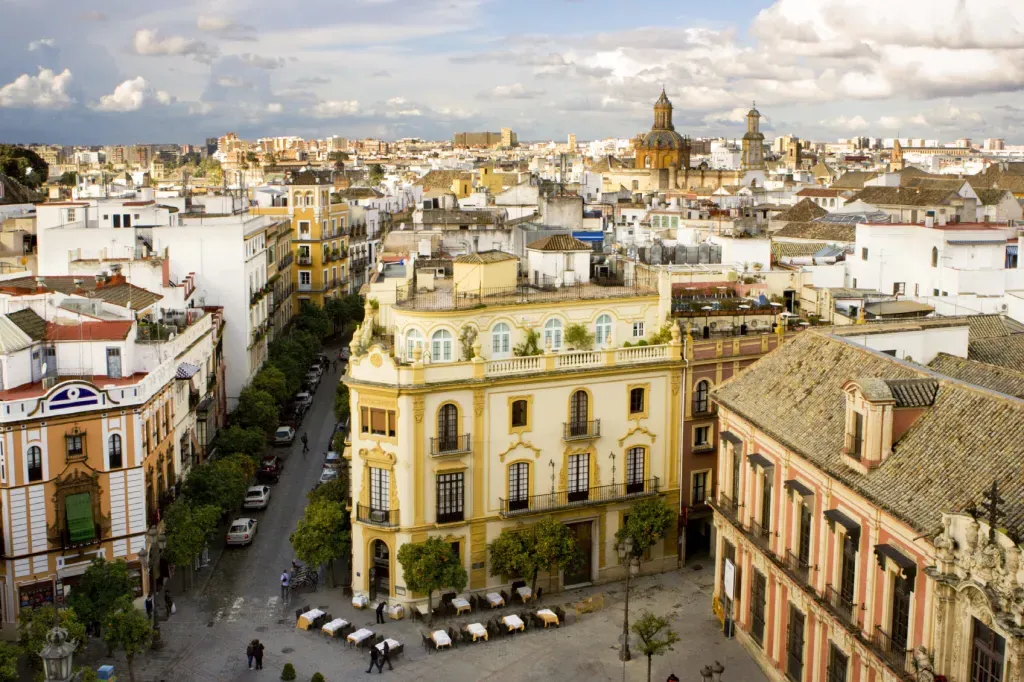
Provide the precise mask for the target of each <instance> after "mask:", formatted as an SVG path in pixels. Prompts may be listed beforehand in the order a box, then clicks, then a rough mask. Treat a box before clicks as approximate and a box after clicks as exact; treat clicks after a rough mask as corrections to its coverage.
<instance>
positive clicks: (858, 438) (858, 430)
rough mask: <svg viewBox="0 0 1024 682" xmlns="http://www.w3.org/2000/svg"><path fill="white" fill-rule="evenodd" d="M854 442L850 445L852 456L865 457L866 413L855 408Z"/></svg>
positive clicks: (856, 457)
mask: <svg viewBox="0 0 1024 682" xmlns="http://www.w3.org/2000/svg"><path fill="white" fill-rule="evenodd" d="M851 435H852V436H853V443H852V445H851V447H850V456H851V457H853V458H854V459H858V460H862V459H864V415H863V414H861V413H860V412H857V411H856V410H854V412H853V433H852V434H851Z"/></svg>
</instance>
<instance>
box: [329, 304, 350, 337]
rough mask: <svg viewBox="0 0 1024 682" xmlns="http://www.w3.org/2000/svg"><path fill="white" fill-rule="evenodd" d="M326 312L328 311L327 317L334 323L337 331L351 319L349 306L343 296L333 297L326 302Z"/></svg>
mask: <svg viewBox="0 0 1024 682" xmlns="http://www.w3.org/2000/svg"><path fill="white" fill-rule="evenodd" d="M324 312H325V313H327V318H328V319H329V320H330V321H331V323H332V324H333V325H334V329H335V331H336V332H340V331H341V330H342V329H343V328H344V327H345V323H346V322H348V321H349V312H350V310H349V306H347V305H345V300H344V299H341V298H331V299H328V300H327V302H326V303H324Z"/></svg>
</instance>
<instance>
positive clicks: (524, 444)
mask: <svg viewBox="0 0 1024 682" xmlns="http://www.w3.org/2000/svg"><path fill="white" fill-rule="evenodd" d="M516 448H523V449H525V450H533V457H534V459H540V448H538V447H536V446H534V445H533V443H530V442H528V441H525V440H523V434H519V440H517V441H516V442H514V443H512V444H511V445H509V446H508V447H507V448H505V451H504V452H499V453H498V461H499V462H501V463H503V464H504V463H505V457H506V456H507V455H508V454H509V453H510V452H512V451H513V450H515V449H516Z"/></svg>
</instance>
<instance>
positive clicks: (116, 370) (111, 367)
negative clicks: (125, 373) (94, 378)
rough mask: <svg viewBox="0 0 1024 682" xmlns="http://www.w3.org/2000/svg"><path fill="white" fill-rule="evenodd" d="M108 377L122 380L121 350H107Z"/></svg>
mask: <svg viewBox="0 0 1024 682" xmlns="http://www.w3.org/2000/svg"><path fill="white" fill-rule="evenodd" d="M107 376H108V377H110V378H111V379H120V378H121V349H120V348H108V349H107Z"/></svg>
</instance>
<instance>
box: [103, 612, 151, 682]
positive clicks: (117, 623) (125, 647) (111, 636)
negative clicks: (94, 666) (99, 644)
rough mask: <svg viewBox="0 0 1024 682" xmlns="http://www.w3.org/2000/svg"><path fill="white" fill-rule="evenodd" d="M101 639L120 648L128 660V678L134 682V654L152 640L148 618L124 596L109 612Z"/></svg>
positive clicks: (143, 648)
mask: <svg viewBox="0 0 1024 682" xmlns="http://www.w3.org/2000/svg"><path fill="white" fill-rule="evenodd" d="M103 640H104V641H105V642H106V643H107V646H109V647H110V648H111V649H120V650H121V651H123V652H124V656H125V659H126V660H127V661H128V679H129V680H130V681H131V682H135V669H134V663H135V656H136V654H139V653H142V652H143V651H145V650H146V649H147V648H148V647H149V645H150V644H152V642H153V627H152V625H150V623H149V618H147V617H146V614H145V613H143V612H142V611H139V610H138V609H137V608H135V606H134V605H133V604H132V602H131V599H128V598H125V599H124V600H122V601H121V602H120V603H119V604H118V607H117V608H116V609H115V610H114V611H113V612H112V613H111V614H110V616H109V617H108V618H107V622H106V630H105V632H104V634H103Z"/></svg>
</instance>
